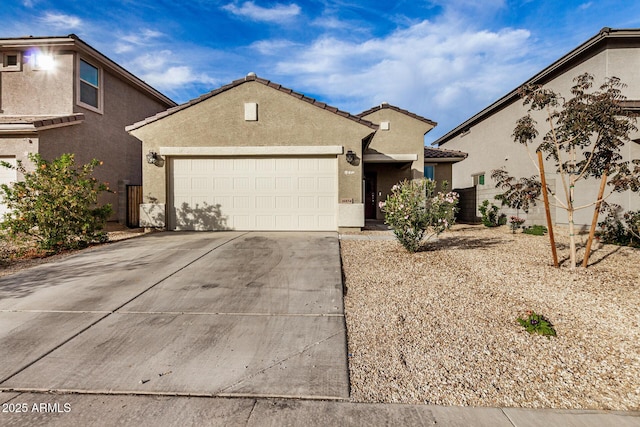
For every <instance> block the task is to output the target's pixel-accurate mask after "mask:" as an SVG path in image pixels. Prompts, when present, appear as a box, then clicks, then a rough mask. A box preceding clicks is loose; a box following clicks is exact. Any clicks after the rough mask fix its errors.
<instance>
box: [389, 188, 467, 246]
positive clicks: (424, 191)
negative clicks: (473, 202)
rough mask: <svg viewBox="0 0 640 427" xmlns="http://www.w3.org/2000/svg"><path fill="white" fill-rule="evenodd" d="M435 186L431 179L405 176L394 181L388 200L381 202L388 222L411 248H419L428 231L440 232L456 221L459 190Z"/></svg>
mask: <svg viewBox="0 0 640 427" xmlns="http://www.w3.org/2000/svg"><path fill="white" fill-rule="evenodd" d="M435 188H436V183H435V181H432V180H430V179H426V178H425V179H420V180H414V181H406V180H405V181H403V182H401V183H400V184H397V185H394V186H393V187H392V188H391V194H389V195H388V196H387V200H386V201H384V202H380V209H381V210H382V212H383V213H384V216H385V222H386V223H387V224H389V225H390V226H391V227H392V228H393V232H394V234H395V236H396V238H397V239H398V241H399V242H400V243H401V244H402V246H404V248H405V249H407V250H408V251H409V252H416V251H417V250H418V249H419V248H420V244H421V242H422V239H423V238H424V237H425V234H427V232H429V231H430V232H431V233H432V235H434V234H435V235H439V234H440V233H442V232H443V231H445V230H448V229H449V228H451V226H452V225H453V224H454V221H455V213H456V207H457V204H458V193H456V192H453V191H450V192H447V193H440V192H439V193H436V192H435ZM445 188H446V183H445Z"/></svg>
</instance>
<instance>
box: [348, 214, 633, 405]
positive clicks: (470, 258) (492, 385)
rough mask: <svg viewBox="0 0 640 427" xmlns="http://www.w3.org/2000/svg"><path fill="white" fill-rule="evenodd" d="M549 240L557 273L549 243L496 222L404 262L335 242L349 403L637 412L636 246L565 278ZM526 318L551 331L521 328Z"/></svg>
mask: <svg viewBox="0 0 640 427" xmlns="http://www.w3.org/2000/svg"><path fill="white" fill-rule="evenodd" d="M582 239H583V240H586V237H582ZM557 240H558V243H559V247H560V251H559V256H560V258H561V260H562V261H563V267H561V268H560V269H557V268H554V267H553V265H552V261H551V254H550V249H549V240H548V238H547V237H539V236H529V235H525V234H521V233H518V234H515V235H514V234H511V231H510V230H509V229H508V228H507V227H500V228H497V229H488V228H485V227H482V226H471V227H470V226H456V228H455V229H454V231H452V232H449V233H445V234H443V235H441V237H440V239H438V240H437V241H435V242H432V243H430V244H428V245H427V246H426V248H425V249H426V250H425V251H422V252H419V253H416V254H413V255H412V254H409V253H407V252H406V251H404V250H403V249H402V247H401V246H400V245H399V244H398V243H397V242H395V241H383V240H373V241H371V240H342V241H341V253H342V261H343V266H344V267H343V268H344V276H345V288H346V291H347V293H346V295H345V312H346V322H347V329H348V342H349V370H350V375H351V390H352V398H353V399H354V400H355V401H360V402H402V403H428V404H437V405H469V406H494V407H496V406H498V407H528V408H575V409H579V408H589V409H616V410H629V409H632V410H638V409H639V408H640V383H639V382H638V378H640V313H639V311H638V307H639V306H640V292H639V291H640V267H639V266H640V250H638V249H632V248H624V247H618V246H612V245H599V244H598V245H596V247H595V251H594V252H593V253H592V257H591V260H590V264H591V265H590V267H589V268H587V269H582V268H579V269H576V270H575V271H571V270H570V269H568V268H567V267H565V266H564V265H566V264H568V260H567V258H568V252H567V249H566V247H567V243H568V242H567V241H565V239H564V238H563V237H562V236H557ZM583 246H584V242H583V243H582V245H581V247H583ZM581 255H582V254H581V253H579V255H578V259H579V260H581ZM527 310H534V311H536V312H537V313H540V314H543V315H544V316H546V317H547V318H548V319H549V320H550V321H551V322H552V323H553V324H554V326H555V328H556V330H557V333H558V336H557V337H555V338H546V337H543V336H539V335H530V334H529V333H527V332H526V331H525V330H524V329H523V327H522V326H520V325H519V324H518V322H517V321H516V318H517V317H518V316H523V315H524V313H525V312H526V311H527Z"/></svg>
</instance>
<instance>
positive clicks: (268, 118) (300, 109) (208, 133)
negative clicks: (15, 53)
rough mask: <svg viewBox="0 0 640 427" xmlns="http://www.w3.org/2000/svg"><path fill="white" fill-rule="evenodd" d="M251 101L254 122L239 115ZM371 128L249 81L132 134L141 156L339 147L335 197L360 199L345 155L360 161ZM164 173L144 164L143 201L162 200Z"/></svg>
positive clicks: (355, 173) (358, 177) (356, 169)
mask: <svg viewBox="0 0 640 427" xmlns="http://www.w3.org/2000/svg"><path fill="white" fill-rule="evenodd" d="M250 102H255V103H257V104H258V120H257V121H246V120H245V118H244V104H245V103H250ZM372 132H374V130H373V129H371V128H369V127H367V126H364V125H362V124H359V123H357V122H355V121H352V120H349V119H345V118H343V117H341V116H339V115H337V114H335V113H332V112H330V111H327V110H323V109H321V108H319V107H317V106H314V105H311V104H310V103H308V102H305V101H301V100H299V99H296V98H295V97H293V96H291V95H289V94H286V93H283V92H281V91H279V90H276V89H273V88H270V87H267V86H265V85H264V84H262V83H259V82H253V81H249V82H246V83H243V84H241V85H239V86H236V87H234V88H232V89H230V90H227V91H225V92H222V93H219V94H217V95H216V96H213V97H211V98H209V99H206V100H204V101H201V102H199V103H197V104H195V105H192V106H190V107H188V108H186V109H184V110H181V111H179V112H177V113H174V114H172V115H169V116H167V117H164V118H162V119H161V120H158V121H155V122H152V123H150V124H147V125H146V126H143V127H141V128H138V129H135V130H133V131H132V132H131V133H132V134H133V135H135V136H136V137H137V138H139V139H140V140H142V141H143V150H142V151H143V154H144V153H147V152H149V151H156V152H159V151H160V147H224V146H236V147H242V146H329V145H339V146H343V147H344V151H343V154H341V155H338V169H339V170H338V174H339V178H338V185H339V194H338V197H339V198H340V199H353V202H354V203H362V191H361V183H362V162H361V161H360V162H358V163H356V164H355V165H350V164H349V163H347V161H346V158H345V155H344V153H346V152H347V151H349V150H352V151H354V152H355V153H356V156H357V157H358V158H359V159H362V140H363V138H365V137H366V136H367V135H369V134H371V133H372ZM165 160H166V159H165ZM165 164H166V162H165ZM167 173H168V172H167V167H166V165H165V166H160V167H158V166H154V165H149V164H146V163H145V164H144V165H143V185H144V200H145V202H149V201H151V200H155V201H156V202H158V203H166V202H167V200H166V194H167Z"/></svg>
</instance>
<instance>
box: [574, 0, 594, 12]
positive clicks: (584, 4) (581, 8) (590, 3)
mask: <svg viewBox="0 0 640 427" xmlns="http://www.w3.org/2000/svg"><path fill="white" fill-rule="evenodd" d="M591 6H593V2H592V1H590V2H587V3H582V4H581V5H580V6H578V10H587V9H589V8H590V7H591Z"/></svg>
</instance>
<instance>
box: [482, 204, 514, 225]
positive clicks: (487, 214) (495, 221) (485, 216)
mask: <svg viewBox="0 0 640 427" xmlns="http://www.w3.org/2000/svg"><path fill="white" fill-rule="evenodd" d="M478 209H479V210H480V214H482V223H483V224H484V226H485V227H498V226H499V225H505V224H506V223H507V216H506V215H505V214H501V213H499V208H498V207H497V206H496V205H494V204H493V203H489V201H488V200H485V201H483V202H482V205H480V207H479V208H478Z"/></svg>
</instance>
